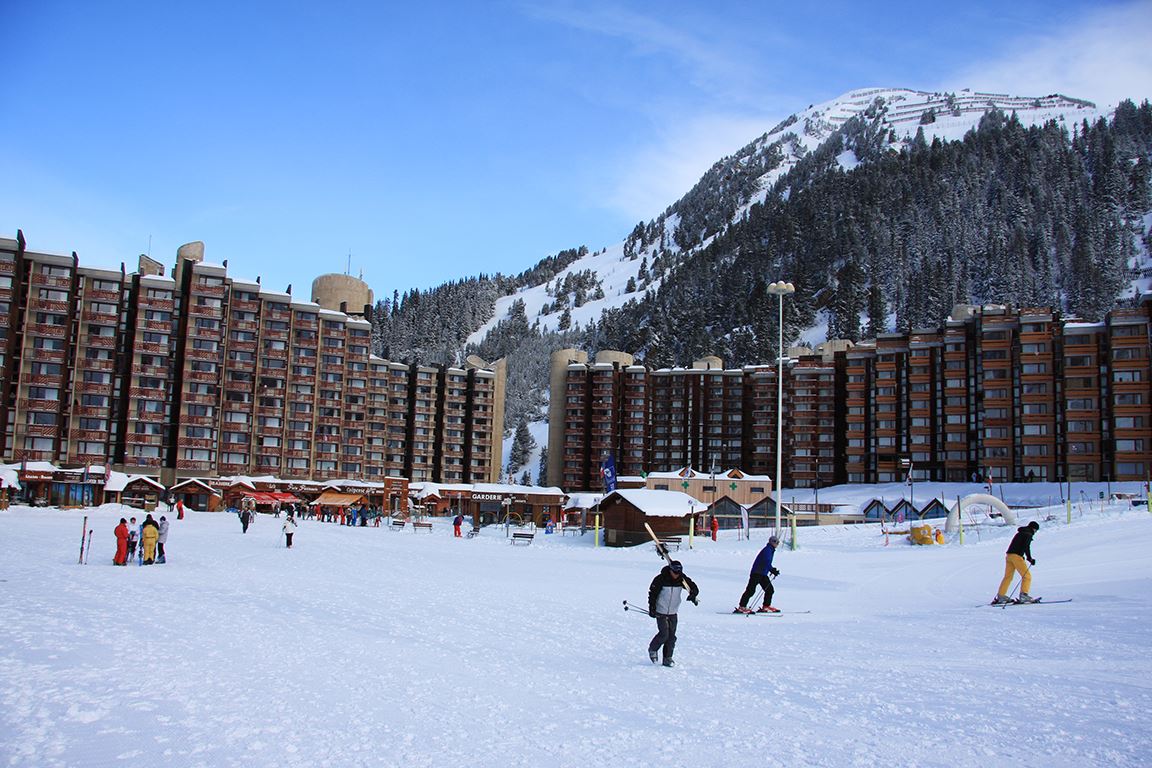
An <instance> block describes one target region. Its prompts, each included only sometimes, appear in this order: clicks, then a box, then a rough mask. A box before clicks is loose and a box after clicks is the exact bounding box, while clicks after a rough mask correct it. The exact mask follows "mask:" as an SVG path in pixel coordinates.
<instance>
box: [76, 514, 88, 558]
mask: <svg viewBox="0 0 1152 768" xmlns="http://www.w3.org/2000/svg"><path fill="white" fill-rule="evenodd" d="M87 533H88V515H84V527H83V528H81V529H80V559H79V560H77V561H76V564H77V565H83V564H84V537H85V535H86V534H87Z"/></svg>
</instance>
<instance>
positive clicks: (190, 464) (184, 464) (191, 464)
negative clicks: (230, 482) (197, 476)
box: [155, 459, 212, 472]
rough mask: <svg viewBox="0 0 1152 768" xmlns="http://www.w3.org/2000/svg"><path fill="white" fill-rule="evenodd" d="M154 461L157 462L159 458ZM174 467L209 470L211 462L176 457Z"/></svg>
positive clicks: (201, 470)
mask: <svg viewBox="0 0 1152 768" xmlns="http://www.w3.org/2000/svg"><path fill="white" fill-rule="evenodd" d="M155 461H156V462H157V463H159V461H160V460H159V459H156V460H155ZM176 468H177V469H187V470H194V471H198V472H210V471H211V470H212V462H211V461H192V460H191V459H177V460H176Z"/></svg>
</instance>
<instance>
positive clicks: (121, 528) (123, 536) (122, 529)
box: [105, 523, 128, 546]
mask: <svg viewBox="0 0 1152 768" xmlns="http://www.w3.org/2000/svg"><path fill="white" fill-rule="evenodd" d="M105 530H107V529H105ZM120 542H124V544H125V546H127V544H128V523H120V525H118V526H116V543H117V544H119V543H120Z"/></svg>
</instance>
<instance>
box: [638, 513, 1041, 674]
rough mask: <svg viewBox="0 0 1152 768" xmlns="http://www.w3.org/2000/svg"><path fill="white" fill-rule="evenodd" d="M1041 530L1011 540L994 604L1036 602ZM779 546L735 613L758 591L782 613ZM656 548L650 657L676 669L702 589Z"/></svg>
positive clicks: (756, 571)
mask: <svg viewBox="0 0 1152 768" xmlns="http://www.w3.org/2000/svg"><path fill="white" fill-rule="evenodd" d="M1039 530H1040V524H1039V523H1037V522H1036V521H1035V520H1033V521H1032V522H1030V523H1028V525H1022V526H1020V527H1019V528H1018V529H1016V535H1015V536H1013V537H1012V542H1011V543H1010V544H1009V545H1008V551H1007V553H1006V554H1005V556H1004V560H1005V562H1004V578H1003V579H1002V580H1001V581H1000V588H999V589H998V590H997V592H996V598H995V600H993V601H992V604H993V605H1006V604H1009V603H1034V602H1036V601H1037V598H1034V597H1032V595H1031V594H1030V593H1029V589H1031V587H1032V572H1031V570H1030V569H1029V566H1032V565H1036V559H1035V558H1034V557H1032V537H1033V536H1035V535H1036V532H1037V531H1039ZM779 544H780V539H779V538H777V537H776V536H775V535H772V536H769V537H768V543H767V544H765V545H764V548H763V549H761V550H760V552H759V553H757V555H756V559H755V560H754V561H753V562H752V570H751V572H750V573H749V574H748V585H747V586H746V587H745V588H744V594H742V595H741V596H740V604H739V605H738V606H737V607H736V608H735V611H734V612H735V613H753V610H752V609H751V608H749V607H748V603H749V601H750V600H751V599H752V597H753V595H755V593H756V590H757V589H758V588H759V589H762V590H763V591H764V601H763V604H762V605H761V606H760V608H759V609H758V611H756V612H758V613H779V609H777V608H775V607H773V606H772V597H773V595H774V594H775V589H774V587H773V585H772V577H775V576H779V575H780V571H779V570H778V569H777V568H776V567H775V566H774V565H773V564H772V560H773V558H774V556H775V554H776V548H777V546H779ZM657 546H658V547H659V548H660V551H661V554H662V556H663V557H664V558H665V559H666V560H667V561H668V564H667V565H665V566H664V567H663V568H661V569H660V573H658V574H657V575H656V578H654V579H653V580H652V584H651V585H649V587H648V615H649V616H650V617H652V618H654V619H656V634H655V636H653V638H652V639H651V640H650V641H649V643H648V658H649V659H650V660H651V661H652V663H653V664H661V663H662V664H663V665H664V666H666V667H673V666H675V665H676V662H675V661H674V660H673V654H674V652H675V651H676V625H677V622H678V615H677V613H678V611H679V608H680V600H681V598H682V595H683V590H685V589H686V590H688V602H690V603H692V604H693V605H699V596H700V588H699V587H697V586H696V582H694V581H692V579H690V578H688V575H687V574H686V573H684V566H683V564H682V563H681V562H680V561H679V560H672V559H671V558H670V557H669V556H668V552H667V550H666V549H663V548H662V546H661V545H657ZM1025 561H1027V563H1028V564H1027V565H1025ZM1017 573H1019V574H1020V596H1019V597H1018V598H1015V599H1013V598H1011V597H1009V595H1008V589H1009V587H1010V586H1011V585H1012V581H1013V580H1014V578H1015V576H1016V574H1017Z"/></svg>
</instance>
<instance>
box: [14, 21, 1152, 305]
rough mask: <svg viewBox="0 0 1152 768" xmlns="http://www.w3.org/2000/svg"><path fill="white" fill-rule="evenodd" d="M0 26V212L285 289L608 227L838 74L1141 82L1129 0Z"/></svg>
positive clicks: (513, 254) (114, 253)
mask: <svg viewBox="0 0 1152 768" xmlns="http://www.w3.org/2000/svg"><path fill="white" fill-rule="evenodd" d="M417 6H420V7H417ZM424 6H427V7H424ZM0 28H3V29H4V35H5V40H6V41H7V45H6V49H5V50H6V53H5V63H4V66H3V67H0V104H3V105H4V106H5V110H4V117H3V119H0V167H2V168H3V169H4V176H5V182H6V183H5V184H3V185H2V186H0V235H2V236H8V237H11V236H14V235H15V233H16V230H17V228H20V229H23V230H24V233H25V236H26V237H27V239H28V241H29V247H30V248H33V249H35V250H44V251H49V252H65V253H66V252H70V251H73V250H75V251H77V252H78V253H79V255H80V259H81V263H83V264H88V265H94V266H110V267H118V265H119V264H120V263H121V262H126V263H127V265H128V268H129V271H131V270H132V269H134V266H135V263H136V256H137V254H139V253H143V252H145V251H147V250H148V249H149V247H151V254H152V256H153V257H154V258H157V259H159V260H161V261H162V262H163V263H165V264H168V265H171V264H172V262H173V261H174V258H175V251H176V248H177V247H178V246H179V245H180V244H182V243H185V242H189V241H192V240H203V241H204V242H205V244H206V250H207V258H208V259H209V260H210V261H214V262H220V261H223V260H225V259H227V260H228V262H229V272H230V273H232V274H234V275H237V276H241V277H248V278H254V277H256V276H260V277H261V278H262V279H263V282H264V284H265V285H267V286H269V287H270V288H274V289H277V290H281V289H283V288H284V287H285V286H286V285H288V284H292V285H293V290H294V292H295V293H296V294H297V295H300V294H305V295H306V294H307V293H308V291H309V286H310V283H311V280H312V278H313V277H315V276H316V275H318V274H322V273H325V272H344V271H345V270H346V269H347V268H348V265H349V263H350V264H351V272H352V273H353V274H359V273H361V272H362V273H363V275H364V278H365V280H367V281H368V282H369V283H370V284H371V285H372V287H373V288H374V290H375V291H376V294H377V296H378V297H382V296H385V295H390V294H391V293H392V291H393V289H399V290H401V291H403V290H405V289H407V288H411V287H421V288H424V287H429V286H432V285H436V284H439V283H441V282H444V281H446V280H450V279H454V278H459V277H463V276H467V275H473V274H476V273H479V272H489V273H491V272H497V271H499V272H504V273H506V274H511V273H515V272H518V271H520V270H522V269H525V268H527V267H529V266H531V265H532V264H534V263H535V262H536V261H537V260H539V259H540V258H542V257H544V256H548V255H551V254H554V253H556V252H557V251H559V250H562V249H564V248H569V247H574V246H578V245H587V246H588V247H589V248H591V249H593V250H596V249H599V248H601V247H604V246H608V245H611V244H614V243H617V242H619V241H620V240H622V239H623V238H624V236H626V235H627V233H628V232H629V231H630V229H631V228H632V227H633V226H634V225H635V224H636V222H638V221H641V220H647V219H650V218H652V217H653V216H655V215H657V214H658V213H659V212H660V211H662V210H663V209H664V208H665V207H666V206H667V205H668V204H670V203H671V202H673V201H675V200H676V199H677V198H678V197H680V196H681V195H682V194H683V193H684V192H685V191H687V189H688V188H689V187H691V185H692V183H693V182H694V181H695V180H696V179H697V178H699V176H700V174H701V173H702V172H703V171H705V170H706V169H707V168H708V167H709V166H710V165H711V164H712V162H714V161H715V160H717V159H719V158H720V157H722V156H724V155H726V154H730V153H731V152H733V151H735V150H737V149H738V148H740V147H741V146H743V145H744V144H746V143H747V142H748V141H750V140H752V139H753V138H755V137H756V136H758V135H759V134H761V133H763V132H764V131H766V130H767V129H769V128H771V127H772V126H773V125H774V124H775V123H776V122H777V121H778V120H780V119H781V118H782V117H785V116H787V115H788V114H790V113H792V112H794V111H797V110H799V109H803V108H805V107H807V106H808V105H809V104H813V103H818V102H821V101H826V100H828V99H831V98H834V97H836V96H838V95H840V94H841V93H844V92H846V91H848V90H851V89H854V88H861V87H869V86H886V87H908V88H920V89H930V90H936V89H943V88H947V89H958V88H963V87H972V88H973V89H979V90H996V91H1003V92H1012V93H1015V94H1021V95H1044V94H1048V93H1053V92H1060V93H1065V94H1067V95H1070V96H1076V97H1081V98H1088V99H1092V100H1096V101H1098V102H1100V103H1114V102H1115V101H1117V100H1119V99H1120V98H1123V97H1126V96H1127V97H1132V98H1135V99H1137V100H1140V99H1144V98H1152V46H1149V45H1148V42H1147V41H1148V40H1149V39H1152V2H1149V1H1148V0H1145V1H1144V2H1120V3H1109V2H1099V1H1097V2H1072V1H1069V2H1060V1H1059V0H1056V1H1053V0H1048V1H1047V2H1039V1H1035V0H1014V2H1012V3H1004V2H983V1H980V2H975V1H973V2H960V3H948V4H939V5H938V6H937V4H933V3H930V2H922V1H921V2H902V1H900V0H892V1H890V2H885V3H882V4H866V3H857V2H840V1H839V0H832V1H831V2H823V3H819V4H815V5H813V4H806V3H799V2H792V3H769V2H763V1H762V2H748V0H739V1H736V0H712V1H711V2H708V3H700V2H679V1H678V0H665V2H661V3H638V2H637V3H628V2H595V1H593V2H544V1H543V0H541V1H539V2H514V1H506V0H488V1H487V2H452V1H451V0H442V2H440V3H433V4H423V3H421V4H400V3H395V2H383V3H370V2H364V3H358V2H329V3H322V4H321V3H295V2H285V3H277V4H272V3H249V2H243V0H240V1H234V2H229V3H218V2H213V1H212V0H205V1H204V2H199V3H156V2H132V1H131V0H126V1H125V2H111V3H87V2H79V1H77V2H57V1H56V0H37V2H18V1H17V0H0ZM149 244H151V245H150V246H149ZM349 254H351V258H350V259H349Z"/></svg>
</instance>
